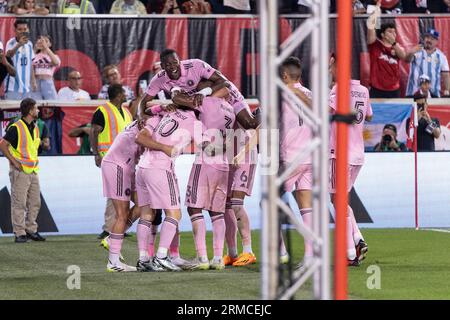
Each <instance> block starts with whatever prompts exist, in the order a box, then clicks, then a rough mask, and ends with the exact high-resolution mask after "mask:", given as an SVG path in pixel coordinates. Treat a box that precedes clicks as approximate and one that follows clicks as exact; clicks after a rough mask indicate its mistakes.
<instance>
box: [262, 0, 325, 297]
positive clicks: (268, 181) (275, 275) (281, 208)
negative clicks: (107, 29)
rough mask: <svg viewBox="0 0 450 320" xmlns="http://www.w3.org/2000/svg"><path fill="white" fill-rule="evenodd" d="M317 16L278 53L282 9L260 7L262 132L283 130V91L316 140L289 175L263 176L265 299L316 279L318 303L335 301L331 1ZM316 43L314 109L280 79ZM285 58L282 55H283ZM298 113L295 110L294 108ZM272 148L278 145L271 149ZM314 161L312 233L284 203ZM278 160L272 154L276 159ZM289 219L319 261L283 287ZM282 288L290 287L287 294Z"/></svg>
mask: <svg viewBox="0 0 450 320" xmlns="http://www.w3.org/2000/svg"><path fill="white" fill-rule="evenodd" d="M309 3H310V5H311V10H312V15H311V17H309V18H308V19H306V20H305V21H304V22H303V23H302V24H301V26H300V27H299V28H297V29H296V30H294V32H293V33H292V34H291V35H290V36H289V37H288V38H287V39H286V40H285V41H284V43H283V44H282V45H281V46H280V47H278V23H279V21H278V8H277V2H276V1H271V0H262V1H260V22H261V25H260V33H259V34H260V46H261V48H260V56H261V60H260V61H261V87H260V93H261V99H260V100H261V113H262V128H263V129H266V130H275V129H278V121H279V109H280V101H279V91H278V90H280V91H281V92H282V93H283V95H284V96H285V97H286V98H288V99H289V100H290V101H292V102H293V103H294V104H295V105H297V106H298V107H299V108H300V109H301V110H294V109H292V110H294V112H295V113H296V114H298V115H299V116H302V118H304V120H305V123H306V124H308V125H309V126H310V127H311V129H312V130H311V131H312V135H313V138H312V139H311V141H310V143H309V144H308V146H307V147H306V148H304V149H303V150H301V151H299V152H298V153H297V154H296V156H295V158H294V161H293V162H292V163H291V164H289V165H288V166H287V167H286V168H283V170H284V172H281V171H279V172H278V173H276V174H271V175H265V176H263V191H262V199H261V207H262V209H263V217H262V241H261V245H262V286H261V291H262V298H263V299H289V298H292V297H293V296H294V295H295V293H296V292H297V291H298V289H299V288H300V287H301V286H302V285H303V284H304V283H305V282H306V281H307V280H308V279H310V278H311V276H313V278H314V279H313V290H314V298H316V299H330V270H329V269H330V264H329V254H330V250H329V241H328V239H329V211H328V197H329V195H328V158H329V150H328V139H329V130H328V127H329V124H328V121H329V120H328V119H329V114H328V91H329V90H328V87H327V83H328V81H325V79H328V45H329V44H328V39H329V35H328V32H329V31H328V30H329V28H328V14H329V13H328V10H329V8H328V7H329V1H319V0H310V1H309ZM310 35H311V38H312V54H311V61H310V65H311V69H310V70H311V71H310V73H311V89H312V94H313V99H312V109H309V108H308V107H306V105H305V104H304V103H303V102H302V101H301V100H300V99H299V98H298V97H297V96H296V95H295V94H293V93H292V92H291V91H290V90H289V88H287V86H286V85H285V84H284V83H283V81H282V80H281V79H280V76H279V72H278V67H279V65H280V64H281V63H282V62H283V61H284V60H285V59H286V58H287V57H288V56H290V55H291V54H292V53H293V52H294V50H295V49H296V48H297V47H298V46H299V45H300V44H301V43H302V42H303V41H304V40H305V39H306V38H307V37H308V36H310ZM279 49H280V52H279V54H278V51H279ZM290 107H291V108H292V106H290ZM271 144H275V146H274V145H271ZM273 147H276V151H277V154H276V155H275V156H274V157H273V158H272V161H274V159H276V160H277V161H278V159H279V157H278V156H279V154H278V152H279V148H278V147H279V141H278V140H277V141H270V140H267V142H265V143H262V144H261V151H262V154H266V153H267V152H268V150H272V151H273V149H271V148H273ZM311 153H312V159H313V190H312V198H313V214H312V218H313V224H312V228H308V227H305V226H304V225H303V224H301V223H300V221H299V220H298V217H296V216H295V214H294V213H293V211H292V210H291V209H290V208H289V207H288V206H287V205H286V204H285V203H283V202H282V200H281V198H280V194H279V189H280V186H281V185H282V183H283V180H285V179H286V177H287V176H288V175H289V174H290V173H292V171H293V170H294V169H295V167H296V166H298V164H299V163H300V162H301V161H302V159H304V158H305V157H306V156H308V155H311ZM271 156H272V154H271ZM280 213H283V214H284V215H286V216H287V217H288V219H289V221H290V222H291V224H292V225H293V226H294V228H295V230H296V231H298V232H299V233H300V234H301V235H302V236H303V237H305V239H308V240H311V241H312V245H313V257H312V259H311V260H310V261H308V263H306V264H305V265H303V266H302V268H300V269H299V270H296V271H295V272H293V277H292V278H291V279H290V280H289V281H279V273H280V270H279V268H278V265H279V246H278V243H279V242H278V241H279V236H280V220H279V215H280ZM281 285H284V286H283V288H281Z"/></svg>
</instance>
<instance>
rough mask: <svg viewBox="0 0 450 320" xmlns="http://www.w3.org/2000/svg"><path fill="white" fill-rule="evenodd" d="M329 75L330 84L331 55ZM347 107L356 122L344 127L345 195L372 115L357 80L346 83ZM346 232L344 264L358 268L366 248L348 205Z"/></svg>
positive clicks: (332, 189) (334, 106) (334, 98)
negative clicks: (348, 106)
mask: <svg viewBox="0 0 450 320" xmlns="http://www.w3.org/2000/svg"><path fill="white" fill-rule="evenodd" d="M330 73H331V77H332V80H333V82H336V55H334V54H332V55H331V59H330ZM336 90H337V87H336V85H334V87H333V89H332V90H331V92H330V98H329V107H330V113H331V114H335V113H336V110H337V92H336ZM350 107H351V110H352V112H353V113H355V114H356V120H355V121H354V122H353V124H352V125H349V126H348V137H349V143H348V186H347V187H348V190H347V191H348V192H350V190H351V189H352V187H353V184H354V183H355V181H356V177H357V176H358V173H359V171H360V170H361V168H362V165H363V164H364V137H363V129H364V121H371V120H372V114H373V113H372V106H371V104H370V100H369V91H368V89H367V88H366V87H364V86H362V85H361V84H360V82H359V81H358V80H351V81H350ZM336 129H337V125H336V122H333V123H332V124H331V128H330V193H331V200H332V202H333V203H334V194H335V193H336ZM347 230H348V232H347V259H348V264H349V265H351V266H358V265H359V264H360V262H361V261H362V260H363V259H364V258H365V257H366V254H367V250H368V246H367V243H366V242H365V241H364V238H363V236H362V234H361V231H360V230H359V228H358V225H357V223H356V220H355V216H354V214H353V210H352V208H351V207H350V205H349V206H348V211H347Z"/></svg>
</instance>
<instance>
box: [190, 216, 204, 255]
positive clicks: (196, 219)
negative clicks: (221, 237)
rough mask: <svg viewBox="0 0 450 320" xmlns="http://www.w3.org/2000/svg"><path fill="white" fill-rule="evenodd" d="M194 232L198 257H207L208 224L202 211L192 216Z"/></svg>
mask: <svg viewBox="0 0 450 320" xmlns="http://www.w3.org/2000/svg"><path fill="white" fill-rule="evenodd" d="M191 223H192V232H193V233H194V242H195V249H196V250H197V256H198V257H206V256H207V253H206V224H205V218H204V217H203V214H202V213H196V214H193V215H192V216H191Z"/></svg>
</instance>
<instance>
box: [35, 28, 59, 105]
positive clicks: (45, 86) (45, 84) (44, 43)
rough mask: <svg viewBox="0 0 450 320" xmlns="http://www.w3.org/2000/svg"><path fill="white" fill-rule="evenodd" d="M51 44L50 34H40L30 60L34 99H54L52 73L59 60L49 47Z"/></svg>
mask: <svg viewBox="0 0 450 320" xmlns="http://www.w3.org/2000/svg"><path fill="white" fill-rule="evenodd" d="M51 46H52V42H51V38H50V36H40V37H39V39H38V40H37V42H36V55H35V57H34V58H33V62H32V64H33V70H34V75H35V77H36V85H37V90H36V92H34V93H33V96H34V97H35V98H34V99H35V100H56V89H55V82H54V81H53V74H54V73H55V69H56V68H57V67H59V65H60V64H61V60H60V59H59V57H58V56H57V55H56V54H54V53H53V51H52V49H50V48H51Z"/></svg>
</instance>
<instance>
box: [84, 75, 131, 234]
mask: <svg viewBox="0 0 450 320" xmlns="http://www.w3.org/2000/svg"><path fill="white" fill-rule="evenodd" d="M108 97H109V99H110V100H109V101H108V102H106V104H105V105H102V106H100V107H98V108H97V110H96V111H95V113H94V115H93V117H92V129H91V135H90V137H89V138H90V142H91V149H92V151H93V153H94V155H95V165H96V166H97V167H99V168H100V166H101V163H102V159H103V157H104V156H105V154H106V152H108V150H109V148H110V147H111V145H112V143H113V141H114V139H115V138H116V136H117V135H118V134H119V133H120V132H122V131H123V129H125V127H126V126H127V125H128V124H129V123H131V121H132V120H133V117H132V116H131V113H130V111H129V110H128V109H127V108H122V104H123V103H124V102H125V101H126V99H127V96H126V93H125V90H124V89H123V87H122V85H120V84H113V85H111V86H109V88H108ZM115 215H116V213H115V211H114V207H113V205H112V201H111V200H110V199H108V200H107V202H106V210H105V224H104V225H103V232H102V233H101V234H99V236H98V238H99V239H103V238H105V237H106V236H108V235H109V232H110V231H111V227H112V226H113V224H114V222H115Z"/></svg>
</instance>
